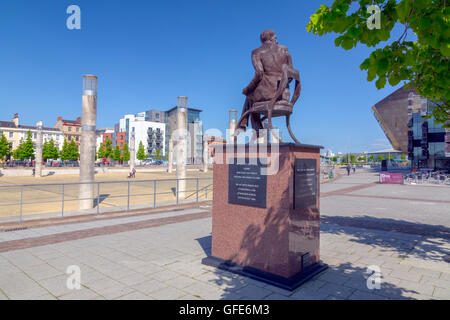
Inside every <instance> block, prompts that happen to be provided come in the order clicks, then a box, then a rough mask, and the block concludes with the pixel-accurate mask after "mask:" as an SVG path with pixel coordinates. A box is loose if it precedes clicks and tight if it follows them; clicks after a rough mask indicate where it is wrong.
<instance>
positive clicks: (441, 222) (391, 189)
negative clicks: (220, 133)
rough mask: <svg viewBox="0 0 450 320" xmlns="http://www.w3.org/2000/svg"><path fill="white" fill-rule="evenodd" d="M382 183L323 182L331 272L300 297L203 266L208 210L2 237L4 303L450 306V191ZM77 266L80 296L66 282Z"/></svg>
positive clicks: (366, 177) (373, 177)
mask: <svg viewBox="0 0 450 320" xmlns="http://www.w3.org/2000/svg"><path fill="white" fill-rule="evenodd" d="M377 181H378V176H377V174H376V173H375V172H367V171H364V172H357V173H356V174H354V175H351V176H350V177H347V176H346V175H343V176H342V177H341V178H339V179H337V180H335V181H333V182H330V183H325V184H322V185H321V200H320V201H321V203H320V205H321V215H322V222H321V243H320V251H321V259H322V261H323V262H324V263H326V264H328V265H329V268H328V269H327V270H326V271H325V272H323V273H321V274H319V275H317V276H315V277H314V278H313V279H312V280H310V281H308V282H307V283H306V284H304V285H302V286H301V287H299V288H298V289H297V290H295V291H293V292H290V291H286V290H283V289H279V288H277V287H274V286H271V285H267V284H265V283H262V282H258V281H255V280H251V279H248V278H245V277H241V276H237V275H235V274H232V273H229V272H226V271H221V270H217V269H215V268H212V267H208V266H205V265H202V264H201V259H202V258H204V257H206V256H207V255H209V254H210V250H211V206H210V203H204V204H200V205H193V206H192V207H190V208H187V207H184V208H180V209H177V210H168V211H165V212H152V213H148V214H139V215H130V216H121V217H115V218H105V219H94V220H91V221H84V222H72V223H65V224H61V225H45V226H40V227H35V228H29V229H25V230H10V231H3V232H0V270H1V271H0V299H274V300H275V299H283V300H284V299H294V300H303V299H351V300H352V299H353V300H354V299H450V243H449V239H450V209H449V208H450V188H449V187H433V186H407V185H380V184H378V183H376V182H377ZM72 265H76V266H79V267H80V271H81V289H79V290H73V289H72V290H71V289H68V286H67V285H66V283H67V280H68V278H69V275H68V274H66V271H67V268H68V266H72ZM369 266H372V269H373V267H377V268H379V270H380V272H381V283H380V288H379V289H377V288H374V289H369V288H368V285H367V283H368V279H367V278H368V277H369V276H371V277H372V276H373V274H371V273H368V267H369ZM369 280H370V279H369Z"/></svg>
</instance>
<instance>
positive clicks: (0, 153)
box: [0, 134, 11, 160]
mask: <svg viewBox="0 0 450 320" xmlns="http://www.w3.org/2000/svg"><path fill="white" fill-rule="evenodd" d="M10 156H11V143H10V142H9V141H8V140H7V139H6V137H5V136H4V135H3V134H1V136H0V160H5V159H7V158H9V157H10Z"/></svg>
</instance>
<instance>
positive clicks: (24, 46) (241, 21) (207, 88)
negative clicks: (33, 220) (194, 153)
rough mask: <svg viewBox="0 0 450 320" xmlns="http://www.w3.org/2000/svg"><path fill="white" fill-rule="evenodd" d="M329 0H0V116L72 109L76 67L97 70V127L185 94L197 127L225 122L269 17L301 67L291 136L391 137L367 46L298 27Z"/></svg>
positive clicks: (334, 141)
mask: <svg viewBox="0 0 450 320" xmlns="http://www.w3.org/2000/svg"><path fill="white" fill-rule="evenodd" d="M331 2H332V1H326V0H321V1H298V0H293V1H281V0H280V1H253V0H245V1H223V0H209V1H197V0H193V1H144V0H128V1H124V0H123V1H118V0H109V1H103V0H89V1H85V0H70V1H66V0H46V1H26V0H2V1H1V2H0V68H1V69H0V70H1V73H0V75H1V76H0V120H10V119H12V117H13V114H14V113H16V112H18V113H19V115H20V121H21V123H22V124H34V123H35V122H36V121H37V120H43V122H44V125H46V126H53V125H54V124H55V122H56V119H57V117H58V116H62V117H64V118H66V119H75V118H76V117H77V116H80V115H81V87H82V75H83V74H95V75H97V76H98V77H99V84H98V87H99V92H98V113H97V127H99V128H100V127H112V126H113V125H114V124H115V123H117V122H118V120H119V119H120V118H121V117H122V116H123V115H124V114H128V113H136V112H139V111H145V110H149V109H163V110H164V109H167V108H169V107H172V106H174V105H175V104H176V101H177V96H179V95H184V96H188V97H189V105H190V106H191V107H197V108H201V109H203V110H204V111H203V113H202V120H203V121H204V125H205V128H218V129H220V130H222V131H224V130H225V128H226V125H227V116H228V110H229V109H232V108H235V109H237V110H238V111H239V113H240V111H241V108H242V104H243V102H244V96H243V95H242V94H241V91H242V88H244V87H245V86H246V85H247V84H248V82H249V81H250V80H251V78H252V77H253V67H252V65H251V59H250V53H251V50H252V49H254V48H256V47H258V46H259V45H260V43H259V34H260V33H261V32H262V31H263V30H265V29H274V30H275V31H276V32H277V34H278V41H279V43H281V44H283V45H286V46H288V48H289V51H290V53H291V56H292V58H293V61H294V66H295V67H296V68H297V69H299V70H300V74H301V78H302V87H303V89H302V95H301V97H300V99H299V101H298V102H297V104H296V106H295V109H294V115H293V117H292V118H291V119H292V120H291V121H292V122H291V124H292V127H293V130H294V133H295V135H296V136H297V138H298V139H299V140H300V141H301V142H304V143H309V144H320V145H323V146H325V147H326V148H327V149H328V148H329V149H332V150H333V151H335V152H337V151H341V152H346V151H347V148H348V145H349V146H350V151H352V152H360V151H365V150H369V151H373V150H378V149H382V148H386V147H389V146H390V145H389V144H388V142H387V140H386V138H385V135H384V133H383V132H382V130H381V129H380V127H379V125H378V123H377V121H376V120H375V118H374V116H373V114H372V112H371V107H372V105H374V104H375V103H376V102H377V101H379V100H381V99H382V98H384V97H385V96H387V95H388V94H390V93H391V92H393V91H394V90H396V89H397V88H399V87H400V85H399V86H397V87H395V88H393V87H390V86H389V85H387V87H386V88H384V89H383V90H377V89H376V88H375V85H374V83H373V82H372V83H369V82H367V81H366V73H365V72H362V71H360V69H359V65H360V64H361V62H362V61H363V60H364V59H365V58H366V57H367V56H368V55H369V54H370V52H371V51H372V50H373V48H366V47H364V46H358V47H357V48H354V49H353V50H350V51H345V50H343V49H342V48H336V47H335V46H334V36H333V35H330V36H324V37H318V36H315V35H313V34H311V33H307V32H306V24H307V22H308V20H309V17H310V15H311V14H313V13H314V11H315V10H316V9H317V8H318V7H319V6H320V4H321V3H326V4H330V3H331ZM71 4H76V5H78V6H80V8H81V30H68V29H67V28H66V19H67V17H68V16H69V15H68V14H67V13H66V9H67V7H68V6H69V5H71ZM396 33H399V34H400V30H394V32H393V34H392V36H393V37H395V36H396ZM397 37H398V36H397ZM276 124H277V125H278V126H279V127H280V128H281V129H284V122H281V121H278V120H277V121H276ZM283 131H284V132H283V137H285V138H287V137H288V135H287V132H285V130H283Z"/></svg>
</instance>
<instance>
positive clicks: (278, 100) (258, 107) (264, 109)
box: [234, 64, 301, 143]
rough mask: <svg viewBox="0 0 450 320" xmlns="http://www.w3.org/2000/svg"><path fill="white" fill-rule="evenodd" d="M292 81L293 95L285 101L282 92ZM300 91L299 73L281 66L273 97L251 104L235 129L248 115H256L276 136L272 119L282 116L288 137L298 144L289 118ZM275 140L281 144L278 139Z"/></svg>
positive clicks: (288, 67) (286, 66) (285, 65)
mask: <svg viewBox="0 0 450 320" xmlns="http://www.w3.org/2000/svg"><path fill="white" fill-rule="evenodd" d="M292 80H295V85H294V93H293V94H292V97H291V99H290V100H285V99H283V97H282V95H283V92H284V91H285V90H286V89H289V84H290V83H291V82H292ZM300 91H301V83H300V73H299V71H298V70H296V69H294V68H292V67H291V66H289V65H287V64H284V65H283V66H282V73H281V79H280V80H279V81H278V88H277V91H276V92H275V95H274V97H273V98H272V99H271V100H267V101H261V102H255V103H253V105H252V107H251V108H250V109H249V110H247V111H245V112H244V113H243V114H242V115H241V117H240V119H239V121H238V123H237V127H238V128H239V127H241V126H242V122H243V121H244V119H245V118H246V117H247V116H248V115H250V114H255V113H256V114H259V115H260V116H262V119H261V121H262V122H263V121H265V120H266V119H267V121H268V126H267V128H265V129H267V130H269V131H270V132H271V133H272V134H273V135H276V134H275V132H273V131H272V130H273V129H274V128H273V126H272V118H274V117H283V116H284V117H286V127H287V129H288V131H289V135H290V136H291V137H292V139H293V140H294V141H295V143H300V142H299V141H298V140H297V138H295V136H294V134H293V133H292V130H291V124H290V117H291V114H292V111H293V109H294V104H295V103H296V102H297V100H298V98H299V96H300ZM238 134H239V132H236V133H235V135H234V137H235V138H236V137H237V135H238ZM276 138H277V139H278V140H279V141H280V142H281V139H280V137H276ZM252 140H253V138H252Z"/></svg>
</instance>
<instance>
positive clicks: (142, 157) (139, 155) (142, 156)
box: [136, 141, 147, 160]
mask: <svg viewBox="0 0 450 320" xmlns="http://www.w3.org/2000/svg"><path fill="white" fill-rule="evenodd" d="M136 158H138V159H139V160H145V159H147V155H146V154H145V148H144V145H143V144H142V141H140V142H139V148H138V151H137V153H136Z"/></svg>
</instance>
